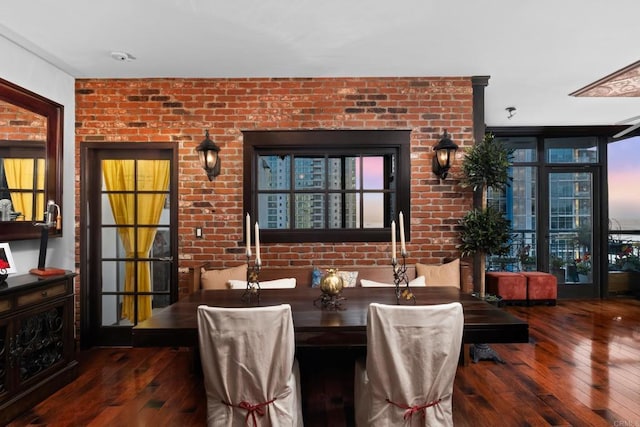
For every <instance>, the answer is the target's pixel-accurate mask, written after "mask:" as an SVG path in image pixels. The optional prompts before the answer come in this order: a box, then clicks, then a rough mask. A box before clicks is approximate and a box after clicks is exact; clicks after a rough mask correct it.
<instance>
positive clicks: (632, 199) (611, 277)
mask: <svg viewBox="0 0 640 427" xmlns="http://www.w3.org/2000/svg"><path fill="white" fill-rule="evenodd" d="M607 152H608V156H607V170H608V173H607V178H608V179H607V182H608V192H609V235H608V239H607V261H608V265H607V279H608V284H609V286H608V289H609V292H610V293H611V294H638V293H640V185H638V183H639V182H640V168H638V165H639V164H640V137H633V138H628V139H625V140H622V141H617V142H612V143H610V144H609V145H608V146H607Z"/></svg>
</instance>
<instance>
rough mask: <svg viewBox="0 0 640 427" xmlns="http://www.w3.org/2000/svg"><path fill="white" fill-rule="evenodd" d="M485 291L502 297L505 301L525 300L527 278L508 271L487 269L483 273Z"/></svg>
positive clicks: (520, 301)
mask: <svg viewBox="0 0 640 427" xmlns="http://www.w3.org/2000/svg"><path fill="white" fill-rule="evenodd" d="M484 277H485V287H486V292H487V293H489V294H495V295H498V296H500V297H502V301H503V302H505V303H526V302H527V279H526V278H525V277H524V276H523V275H522V274H520V273H512V272H510V271H487V272H486V273H485V274H484Z"/></svg>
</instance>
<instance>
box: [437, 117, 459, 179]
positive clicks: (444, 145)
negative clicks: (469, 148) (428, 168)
mask: <svg viewBox="0 0 640 427" xmlns="http://www.w3.org/2000/svg"><path fill="white" fill-rule="evenodd" d="M457 150H458V146H457V145H456V144H454V142H453V141H451V138H449V134H448V133H447V130H446V129H445V131H444V135H442V138H441V139H440V141H438V143H437V144H436V145H435V147H433V151H434V152H435V155H434V156H433V173H435V174H436V176H437V177H438V178H440V179H446V178H447V174H448V173H449V168H450V167H451V163H452V162H453V158H454V155H455V153H456V151H457Z"/></svg>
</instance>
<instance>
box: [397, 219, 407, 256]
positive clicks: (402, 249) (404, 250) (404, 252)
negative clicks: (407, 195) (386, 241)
mask: <svg viewBox="0 0 640 427" xmlns="http://www.w3.org/2000/svg"><path fill="white" fill-rule="evenodd" d="M399 216H400V254H402V256H407V247H406V245H405V242H404V215H403V213H402V212H400V215H399Z"/></svg>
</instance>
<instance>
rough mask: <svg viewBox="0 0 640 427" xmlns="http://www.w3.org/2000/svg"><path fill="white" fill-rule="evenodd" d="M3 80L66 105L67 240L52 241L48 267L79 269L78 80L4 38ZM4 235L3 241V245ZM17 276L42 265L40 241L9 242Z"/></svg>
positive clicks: (0, 70)
mask: <svg viewBox="0 0 640 427" xmlns="http://www.w3.org/2000/svg"><path fill="white" fill-rule="evenodd" d="M0 57H1V58H3V59H2V66H1V67H0V77H1V78H3V79H5V80H7V81H10V82H11V83H14V84H17V85H18V86H21V87H23V88H25V89H28V90H30V91H32V92H35V93H37V94H39V95H42V96H44V97H46V98H48V99H50V100H52V101H55V102H57V103H58V104H61V105H63V106H64V128H63V137H64V143H63V150H64V151H63V165H62V171H63V174H64V178H63V192H62V198H63V200H62V203H63V212H62V227H63V234H64V237H61V238H52V239H50V240H49V246H48V248H49V249H48V251H47V265H46V266H47V267H58V268H64V269H67V270H75V267H74V265H75V249H74V248H75V227H74V215H75V205H76V204H75V187H74V179H75V139H74V138H75V126H74V123H75V109H76V106H75V87H74V84H75V80H74V78H73V77H72V76H71V75H69V74H67V73H65V72H63V71H61V70H60V69H59V68H56V67H54V66H53V65H51V64H50V63H48V62H46V61H44V60H42V59H41V58H39V57H38V56H36V55H34V54H32V53H31V52H29V51H27V50H25V49H23V48H21V47H20V46H18V45H16V44H15V43H13V42H11V41H9V40H7V39H5V38H4V37H2V36H0ZM3 241H4V240H3V239H2V236H0V242H3ZM9 246H10V248H11V253H12V254H13V260H14V262H15V264H16V267H17V273H16V274H24V273H27V272H28V271H29V269H30V268H33V267H36V266H37V264H38V252H39V249H40V240H39V239H38V240H22V241H12V242H9Z"/></svg>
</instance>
